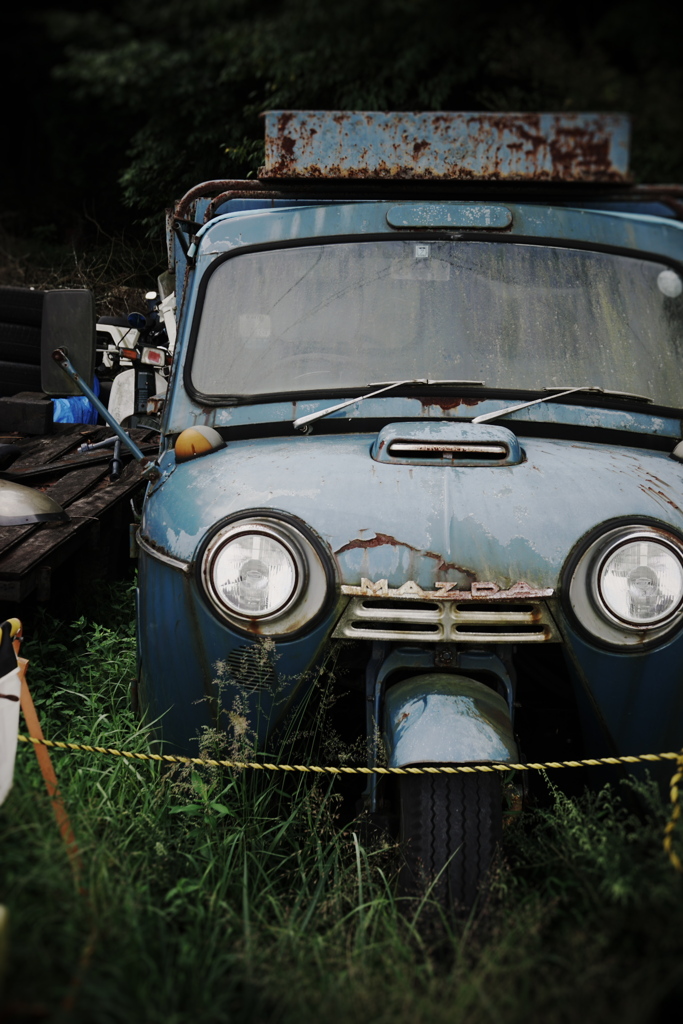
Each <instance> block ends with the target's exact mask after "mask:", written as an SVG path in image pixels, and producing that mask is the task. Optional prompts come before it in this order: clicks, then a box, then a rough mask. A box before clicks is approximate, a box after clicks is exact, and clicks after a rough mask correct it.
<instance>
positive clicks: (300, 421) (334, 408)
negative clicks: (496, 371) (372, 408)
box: [292, 377, 484, 430]
mask: <svg viewBox="0 0 683 1024" xmlns="http://www.w3.org/2000/svg"><path fill="white" fill-rule="evenodd" d="M402 384H426V385H428V386H430V387H431V385H433V384H459V385H461V386H463V387H483V384H484V382H483V380H429V379H428V378H427V377H418V378H416V379H414V380H393V381H391V383H389V384H386V385H385V386H384V387H382V388H378V390H377V391H369V392H368V394H367V395H360V396H359V397H358V398H347V400H346V401H345V402H339V403H338V404H337V405H330V406H328V408H327V409H318V410H317V412H309V413H308V415H307V416H298V417H297V419H295V420H294V421H293V423H292V426H293V427H295V428H296V429H297V430H298V429H300V428H301V427H305V426H306V425H307V424H308V423H313V421H314V420H321V419H322V418H323V416H329V415H330V413H331V412H339V410H340V409H346V408H348V406H349V405H355V404H356V403H357V402H364V401H365V399H366V398H373V397H374V396H375V395H381V394H382V392H384V391H390V390H391V389H392V388H400V387H401V385H402ZM367 387H369V388H371V387H372V384H368V385H367Z"/></svg>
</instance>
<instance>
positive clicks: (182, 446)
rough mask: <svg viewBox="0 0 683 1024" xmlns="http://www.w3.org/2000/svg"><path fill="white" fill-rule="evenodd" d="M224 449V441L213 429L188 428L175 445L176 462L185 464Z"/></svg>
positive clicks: (179, 436)
mask: <svg viewBox="0 0 683 1024" xmlns="http://www.w3.org/2000/svg"><path fill="white" fill-rule="evenodd" d="M219 448H225V441H224V440H223V438H222V437H221V435H220V434H219V433H218V431H217V430H214V429H213V427H188V428H187V429H186V430H183V431H182V433H181V434H179V435H178V440H177V441H176V443H175V457H176V462H187V461H188V460H189V459H197V458H199V457H200V456H201V455H208V454H209V452H214V451H217V450H218V449H219Z"/></svg>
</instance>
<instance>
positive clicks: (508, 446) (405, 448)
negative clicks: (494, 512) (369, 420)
mask: <svg viewBox="0 0 683 1024" xmlns="http://www.w3.org/2000/svg"><path fill="white" fill-rule="evenodd" d="M371 454H372V457H373V459H375V461H376V462H393V463H394V464H399V465H410V466H435V465H436V466H515V465H517V464H518V463H520V462H522V460H523V458H524V456H523V453H522V450H521V448H520V447H519V442H518V440H517V438H516V437H515V435H514V434H513V433H512V431H510V430H508V429H507V428H506V427H498V426H496V427H493V426H491V427H490V426H488V425H487V424H483V423H482V424H478V423H477V424H473V423H453V422H452V421H450V422H446V423H444V422H438V423H390V424H389V425H388V426H386V427H383V428H382V430H381V431H380V432H379V434H378V435H377V439H376V440H375V443H374V444H373V446H372V452H371Z"/></svg>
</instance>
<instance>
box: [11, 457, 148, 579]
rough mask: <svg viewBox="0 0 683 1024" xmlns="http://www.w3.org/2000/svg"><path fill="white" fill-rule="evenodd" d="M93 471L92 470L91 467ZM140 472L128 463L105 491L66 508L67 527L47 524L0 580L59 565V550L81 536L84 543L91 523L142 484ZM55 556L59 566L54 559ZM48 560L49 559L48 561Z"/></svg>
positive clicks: (15, 553)
mask: <svg viewBox="0 0 683 1024" xmlns="http://www.w3.org/2000/svg"><path fill="white" fill-rule="evenodd" d="M93 468H94V467H93ZM141 475H142V468H141V466H140V465H139V463H137V462H134V463H130V464H129V465H128V466H126V468H125V469H124V471H123V473H122V475H121V478H120V479H119V480H117V481H115V482H114V483H111V484H109V486H108V487H102V488H99V489H97V490H94V491H91V493H89V494H88V495H86V496H85V497H83V498H80V500H78V501H75V502H73V503H72V504H71V505H70V506H69V516H70V519H69V522H68V523H46V524H44V525H43V526H42V528H41V529H40V530H38V531H36V532H35V533H34V534H33V535H32V536H31V537H28V538H27V539H26V541H25V542H24V543H23V544H21V545H20V546H19V547H18V548H14V549H13V550H12V551H11V552H10V553H9V554H8V555H7V557H6V558H3V560H2V564H1V566H0V576H2V578H3V579H5V580H10V579H17V578H18V577H19V576H21V575H22V574H23V573H26V572H29V571H30V570H31V569H33V568H34V567H36V566H37V565H38V564H40V563H41V562H43V561H45V560H48V561H49V562H50V564H59V562H61V561H63V558H60V557H59V554H58V552H59V549H60V548H62V547H63V546H64V545H65V544H66V543H67V542H68V541H70V540H71V539H72V538H75V537H76V536H78V535H81V534H82V543H85V541H86V540H87V532H88V528H89V527H91V525H92V520H93V519H97V518H98V517H99V516H101V515H102V514H103V513H105V512H107V511H108V509H110V508H111V507H112V506H114V505H115V504H116V503H117V502H119V501H120V500H122V499H123V498H126V497H127V496H128V495H129V494H130V493H132V492H133V491H134V490H135V489H136V487H137V486H138V485H139V484H140V482H141ZM55 554H57V557H58V562H56V563H55V562H54V561H53V559H54V557H55ZM48 556H49V558H48Z"/></svg>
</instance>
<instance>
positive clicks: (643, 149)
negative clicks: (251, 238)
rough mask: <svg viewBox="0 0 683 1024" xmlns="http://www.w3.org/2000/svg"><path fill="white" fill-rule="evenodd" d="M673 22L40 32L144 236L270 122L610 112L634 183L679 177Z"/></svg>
mask: <svg viewBox="0 0 683 1024" xmlns="http://www.w3.org/2000/svg"><path fill="white" fill-rule="evenodd" d="M672 17H674V16H671V15H668V16H667V18H665V17H663V16H662V17H660V16H654V14H653V12H652V11H651V8H650V7H648V5H647V4H645V3H644V2H643V0H631V2H629V3H617V2H612V3H608V4H602V5H595V4H589V3H582V2H579V3H575V4H572V5H571V7H569V6H567V5H545V6H544V7H542V8H537V7H536V6H535V5H533V4H530V3H519V2H518V3H510V4H507V5H501V6H500V7H499V8H496V7H495V6H491V5H481V4H479V5H477V4H464V3H459V4H455V5H454V4H453V3H450V2H449V3H446V2H445V0H433V2H431V3H429V4H428V3H426V2H422V0H377V2H376V3H374V4H373V5H372V6H368V5H367V4H366V3H364V2H363V0H339V2H337V3H335V4H323V3H321V2H319V0H271V2H269V3H262V4H258V5H254V4H250V3H247V2H245V0H196V2H195V3H193V4H191V5H188V4H186V3H184V2H182V0H168V2H167V3H164V4H158V3H156V2H153V0H118V2H117V3H113V4H111V5H109V6H108V7H107V9H106V11H90V12H88V13H87V14H82V13H79V14H75V13H71V14H69V13H59V14H55V13H53V14H51V15H50V17H49V20H48V25H49V29H50V32H51V34H52V38H53V39H54V40H55V41H56V42H57V43H58V44H59V46H60V47H61V52H62V57H61V59H60V60H59V62H58V65H57V67H56V70H55V75H56V78H57V80H58V81H59V82H60V83H61V88H64V87H66V89H67V92H68V94H69V96H70V97H71V102H72V103H73V110H72V114H73V117H74V118H75V120H76V122H78V119H79V116H81V117H82V116H83V115H84V114H85V113H86V112H87V113H88V116H89V117H92V111H93V109H94V108H96V109H97V110H99V111H100V115H101V122H100V124H99V125H98V126H97V127H96V130H95V138H97V137H98V136H99V137H101V138H105V137H106V136H107V133H108V126H109V125H110V124H111V126H112V128H113V130H114V132H115V135H116V139H117V141H118V144H119V145H120V152H119V159H118V164H117V166H118V173H119V175H120V182H121V185H122V187H123V195H124V198H125V202H126V203H127V204H128V205H129V206H130V207H131V208H133V209H134V210H135V211H136V214H137V215H138V216H142V217H143V218H146V219H147V222H148V224H152V223H154V225H156V224H157V213H158V211H160V210H161V209H162V208H163V207H164V206H165V205H168V204H169V203H170V202H171V201H172V200H173V199H174V198H178V197H179V196H180V194H182V193H183V192H184V191H185V190H186V189H187V188H188V187H190V186H191V185H193V184H195V183H196V182H197V181H200V180H202V179H206V178H211V177H229V176H236V177H240V176H244V175H248V174H254V172H255V171H256V169H257V167H258V165H259V162H260V156H261V144H260V143H261V139H262V126H261V123H260V120H259V118H258V114H259V112H260V111H262V110H265V109H269V108H270V109H277V108H303V109H335V108H336V109H380V110H382V109H393V110H402V109H403V110H415V109H424V110H430V109H431V110H438V109H450V110H522V111H529V110H539V109H542V110H596V109H597V110H626V111H628V112H630V113H632V114H633V117H634V127H635V139H634V153H633V166H634V171H635V174H636V177H637V178H638V179H640V180H659V181H662V180H675V179H677V178H678V179H680V178H681V177H682V176H683V133H681V131H680V128H681V107H682V103H683V73H682V71H681V67H680V60H679V53H678V46H677V32H676V25H677V22H676V21H672V20H671V19H672ZM93 104H94V108H93ZM79 110H80V111H81V113H80V115H79ZM124 124H125V125H126V126H127V129H128V131H127V133H126V134H125V135H124V134H123V133H122V130H121V129H122V125H124ZM91 127H92V123H91ZM92 145H93V143H92V141H90V142H88V140H86V144H85V153H84V155H85V154H87V151H88V146H91V147H92ZM150 218H152V220H151V221H150Z"/></svg>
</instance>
